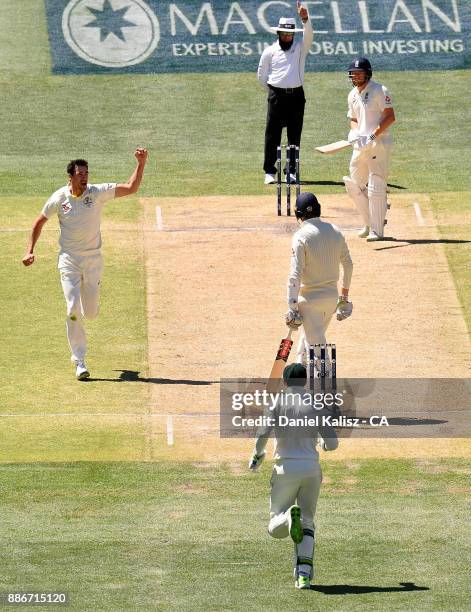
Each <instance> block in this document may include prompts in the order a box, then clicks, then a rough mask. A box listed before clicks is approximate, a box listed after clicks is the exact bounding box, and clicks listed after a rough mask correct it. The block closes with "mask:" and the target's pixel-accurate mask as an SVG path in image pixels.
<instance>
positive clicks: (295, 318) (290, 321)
mask: <svg viewBox="0 0 471 612" xmlns="http://www.w3.org/2000/svg"><path fill="white" fill-rule="evenodd" d="M285 323H286V325H287V326H288V327H290V328H291V329H298V327H299V326H300V325H302V323H303V320H302V318H301V315H300V314H299V311H298V310H295V309H294V308H290V309H289V310H288V312H287V313H286V314H285Z"/></svg>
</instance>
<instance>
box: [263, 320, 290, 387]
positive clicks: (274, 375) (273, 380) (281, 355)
mask: <svg viewBox="0 0 471 612" xmlns="http://www.w3.org/2000/svg"><path fill="white" fill-rule="evenodd" d="M292 333H293V329H291V328H290V330H289V332H288V335H287V336H286V338H283V340H282V341H281V342H280V348H279V349H278V352H277V354H276V357H275V363H274V364H273V367H272V369H271V372H270V377H269V380H268V383H267V391H268V393H276V392H277V391H278V387H279V385H280V379H282V378H283V370H284V369H285V365H286V362H287V361H288V357H289V354H290V352H291V347H292V346H293V341H292V340H291V334H292Z"/></svg>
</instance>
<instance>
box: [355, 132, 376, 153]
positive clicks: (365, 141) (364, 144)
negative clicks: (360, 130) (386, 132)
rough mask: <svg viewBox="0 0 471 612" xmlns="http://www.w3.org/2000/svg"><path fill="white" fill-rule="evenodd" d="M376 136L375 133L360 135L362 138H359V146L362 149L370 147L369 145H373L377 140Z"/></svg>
mask: <svg viewBox="0 0 471 612" xmlns="http://www.w3.org/2000/svg"><path fill="white" fill-rule="evenodd" d="M375 139H376V136H375V135H374V134H370V135H369V136H360V138H359V139H358V140H357V147H358V148H359V149H360V150H361V149H368V148H369V147H371V146H372V145H373V142H374V141H375Z"/></svg>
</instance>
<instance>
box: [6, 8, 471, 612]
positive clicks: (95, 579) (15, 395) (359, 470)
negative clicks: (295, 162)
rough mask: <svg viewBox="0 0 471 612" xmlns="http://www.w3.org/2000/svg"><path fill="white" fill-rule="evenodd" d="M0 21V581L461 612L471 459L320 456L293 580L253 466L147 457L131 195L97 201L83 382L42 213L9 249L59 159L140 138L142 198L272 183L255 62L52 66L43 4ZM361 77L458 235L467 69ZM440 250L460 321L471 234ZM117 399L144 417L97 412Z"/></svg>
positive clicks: (284, 605) (470, 191)
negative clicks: (94, 71) (93, 301)
mask: <svg viewBox="0 0 471 612" xmlns="http://www.w3.org/2000/svg"><path fill="white" fill-rule="evenodd" d="M0 23H3V24H8V27H3V28H1V29H0V86H1V90H2V103H1V105H0V117H1V120H2V144H1V146H0V194H1V197H0V206H1V210H2V213H3V214H2V219H3V220H2V222H1V224H0V226H1V227H0V230H1V231H0V241H1V244H0V247H1V248H0V263H1V266H2V294H1V302H0V314H1V317H2V325H1V327H0V348H1V353H0V354H1V359H0V374H1V376H2V387H1V391H0V397H1V409H0V412H2V413H8V414H10V415H25V417H24V418H18V417H8V418H6V417H5V418H1V419H0V473H1V479H0V487H1V502H0V504H1V507H0V512H1V517H2V518H1V521H0V542H1V544H2V547H1V553H0V555H1V557H0V558H1V565H2V572H1V577H0V591H5V590H11V589H18V590H32V589H35V590H43V591H44V590H53V589H58V590H59V589H64V590H66V591H68V592H69V594H70V596H71V601H72V603H71V608H73V609H77V610H87V609H90V610H131V609H146V610H149V609H158V610H174V609H175V610H177V609H180V610H181V609H184V610H198V609H206V610H248V609H262V610H271V611H273V610H276V611H277V610H280V611H283V610H290V609H295V610H298V609H299V610H312V609H315V610H316V609H321V608H322V609H332V610H355V609H358V610H360V609H361V610H365V609H367V610H368V609H369V610H382V609H384V610H386V609H387V610H406V609H407V610H410V609H412V610H422V609H423V610H430V609H433V610H465V609H468V607H469V602H468V598H467V595H466V593H467V592H469V568H468V564H467V559H468V558H469V544H470V539H469V519H468V515H469V509H468V506H469V474H470V470H471V464H470V462H469V460H465V459H463V460H439V459H433V460H432V459H431V460H429V461H428V462H424V461H419V460H417V461H399V460H388V461H384V460H374V461H373V460H372V461H356V462H354V463H352V462H334V461H332V463H330V462H327V463H326V464H325V475H326V477H327V478H326V483H325V484H324V486H323V489H322V492H321V499H320V505H319V510H318V527H319V529H318V548H317V559H318V567H317V572H316V583H317V584H318V585H320V586H319V587H318V589H319V590H318V591H312V592H309V593H302V592H296V591H295V590H294V588H293V581H292V578H291V575H290V570H289V564H290V556H291V550H290V545H289V543H288V542H282V543H280V542H275V541H273V540H270V538H269V537H268V535H267V534H266V525H267V515H268V507H267V502H268V480H269V468H268V466H264V468H263V470H262V473H261V474H260V475H258V476H253V475H251V474H247V473H246V472H245V469H246V464H245V462H244V463H243V464H241V465H232V466H219V467H214V468H213V469H203V468H198V467H197V466H194V465H191V464H185V463H165V462H160V463H150V462H147V463H144V462H143V460H144V459H145V458H146V449H145V437H146V435H147V434H146V431H145V421H146V419H145V416H146V411H147V410H148V400H149V389H148V387H149V385H146V384H143V383H142V382H139V381H138V380H136V381H134V382H132V381H129V380H128V381H127V382H126V383H123V382H120V380H122V377H121V378H120V376H121V374H122V372H123V370H127V371H128V372H140V374H141V376H143V377H145V376H146V375H147V374H148V370H147V368H148V364H147V321H146V309H145V270H144V265H143V250H142V237H141V235H140V232H139V231H138V229H137V224H138V222H139V220H140V218H141V216H140V215H141V209H140V206H139V203H138V198H130V199H128V200H126V201H125V200H121V201H117V202H113V203H110V204H109V205H107V209H106V215H105V218H106V222H107V228H108V229H107V230H106V232H105V235H104V239H105V247H104V254H105V259H106V270H105V276H104V286H103V300H102V310H103V313H102V315H101V316H100V318H99V319H98V321H97V322H96V323H93V324H92V325H88V326H87V329H88V331H89V339H90V347H91V351H90V361H89V365H90V366H91V367H92V368H93V371H94V372H98V374H99V375H101V377H102V378H104V379H105V380H102V381H98V382H97V383H94V384H86V385H79V384H78V383H76V381H75V380H74V378H73V370H72V368H71V367H70V366H69V365H68V363H67V359H68V355H67V352H68V351H67V347H66V342H65V330H64V302H63V296H62V293H61V289H60V285H59V280H58V274H57V271H56V269H55V265H56V251H57V246H56V243H57V231H56V223H55V221H51V222H50V223H48V224H47V226H46V228H47V231H45V232H44V233H43V235H42V236H41V239H40V242H39V245H38V248H37V254H38V261H37V263H36V264H35V265H34V266H33V267H32V268H30V269H24V268H23V267H22V266H21V263H20V260H21V257H22V256H23V254H24V249H25V245H26V240H27V232H28V229H29V227H30V226H31V223H32V220H33V218H34V217H35V216H36V215H37V214H38V212H39V210H40V209H41V206H42V203H43V201H44V199H45V198H46V197H47V196H48V195H49V194H50V193H51V192H53V191H54V190H55V189H56V188H57V187H58V186H60V185H62V184H63V183H64V172H65V165H66V163H67V161H68V159H69V158H70V157H75V156H85V157H86V158H88V160H89V162H90V164H91V167H90V169H91V179H92V180H93V181H96V182H99V181H102V180H113V179H115V180H123V179H126V178H127V177H128V176H129V174H130V172H131V170H132V168H133V165H134V161H133V158H132V152H133V149H134V147H135V146H136V145H137V144H141V145H146V146H148V148H149V150H150V161H149V165H148V168H147V170H146V174H145V179H144V182H143V185H142V191H141V194H142V195H148V196H159V195H161V196H169V195H182V196H189V195H204V194H232V195H237V194H262V193H266V189H264V187H263V185H261V179H262V170H261V159H262V146H263V130H264V120H265V99H264V94H263V92H262V90H261V89H260V88H259V86H258V85H257V83H256V81H255V75H254V74H238V75H227V74H224V75H217V74H213V75H199V74H192V75H177V76H175V75H159V76H154V75H147V76H142V75H140V76H134V75H133V76H109V77H106V76H87V77H85V76H81V77H57V76H51V74H50V65H49V52H48V42H47V33H46V26H45V19H44V5H43V1H42V0H20V1H19V0H2V1H1V2H0ZM375 76H377V77H378V79H379V80H384V82H385V83H386V84H387V85H388V86H389V88H390V90H391V92H392V94H393V98H394V103H395V108H396V112H397V116H398V122H397V125H396V126H395V127H394V133H395V139H396V145H395V150H394V156H393V164H392V172H391V176H390V183H392V184H393V185H396V186H399V187H402V188H405V189H407V190H408V191H409V192H411V193H412V192H423V193H427V194H429V195H430V197H431V201H432V204H433V207H434V211H435V214H436V218H437V222H438V224H439V229H440V232H441V235H442V236H443V238H444V239H447V240H462V241H463V240H464V241H470V240H471V225H470V224H469V214H470V212H471V205H470V202H471V177H470V175H469V169H468V166H469V159H470V157H471V155H470V144H469V139H468V137H467V130H466V126H467V124H468V118H469V116H470V114H471V113H470V110H471V109H470V98H469V88H470V84H471V77H470V72H469V71H450V72H446V73H445V72H429V73H417V72H414V73H412V72H410V73H402V72H390V73H383V74H378V75H375ZM306 90H307V98H308V105H307V107H306V118H305V128H304V132H303V148H302V159H303V162H302V163H303V166H302V168H303V175H304V176H303V178H305V179H306V180H311V181H321V182H322V181H324V182H329V181H330V182H339V181H341V177H342V175H343V174H345V172H346V170H347V167H348V154H347V153H342V154H339V155H337V156H331V157H326V158H323V157H321V156H316V155H315V154H314V152H313V149H314V147H315V146H317V145H318V144H325V143H327V142H330V141H333V140H337V139H338V138H341V137H343V136H344V135H345V134H346V131H347V121H346V119H345V106H346V96H347V93H348V90H349V86H348V83H347V80H346V76H345V74H342V73H333V74H325V73H323V74H313V73H311V74H308V75H307V78H306ZM312 189H313V190H314V191H316V192H317V193H320V194H322V193H332V192H343V188H342V186H341V185H335V184H334V185H322V184H319V185H317V184H314V185H313V186H312ZM395 189H397V187H393V188H392V190H393V192H394V191H395ZM445 250H446V253H447V256H448V260H449V263H450V270H451V273H452V275H453V278H454V280H455V283H456V286H457V290H458V293H459V296H460V299H461V303H462V305H463V309H464V312H465V317H466V320H467V323H468V327H469V328H470V329H471V308H470V306H469V305H470V304H471V283H470V282H469V269H470V262H471V257H470V244H469V243H467V242H454V243H453V242H450V243H447V244H445ZM392 290H394V291H397V290H400V288H392ZM418 299H420V287H418ZM57 412H62V413H64V415H66V416H65V417H64V418H63V419H55V418H54V417H51V416H48V415H50V414H53V413H57ZM92 412H93V413H97V412H100V413H102V414H103V415H104V416H103V418H102V419H101V420H100V419H97V418H95V419H90V420H89V421H88V420H87V418H86V415H87V413H88V414H90V413H92ZM127 412H132V413H134V414H137V415H142V417H143V418H142V419H141V418H140V416H138V417H137V418H135V419H133V420H132V422H131V421H126V418H125V417H124V416H123V417H122V418H118V417H117V418H116V419H115V420H114V422H113V421H112V420H111V419H109V418H108V416H107V415H113V414H114V415H125V414H126V413H127ZM38 413H44V415H45V416H44V418H41V419H33V418H30V417H31V416H32V415H35V414H38ZM75 413H80V414H82V415H85V417H83V418H82V420H81V421H80V420H78V419H74V420H73V419H70V420H67V415H73V414H75ZM72 423H73V424H72ZM126 453H127V458H128V459H129V462H127V463H115V462H114V459H116V457H117V456H119V457H120V458H122V457H123V456H126ZM64 457H71V458H72V459H73V460H71V462H70V463H64ZM90 457H93V459H95V461H93V462H89V463H87V462H81V461H80V460H81V459H84V458H90ZM136 459H137V460H136ZM401 583H414V584H415V585H417V586H418V587H424V589H427V590H407V588H406V589H404V588H403V587H401V586H400V584H401ZM342 585H347V586H342Z"/></svg>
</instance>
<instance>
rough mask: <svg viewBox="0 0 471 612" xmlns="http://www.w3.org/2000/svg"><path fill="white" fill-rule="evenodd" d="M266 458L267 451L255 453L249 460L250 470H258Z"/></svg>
mask: <svg viewBox="0 0 471 612" xmlns="http://www.w3.org/2000/svg"><path fill="white" fill-rule="evenodd" d="M264 459H265V452H263V453H261V454H260V455H257V454H256V453H254V454H253V455H252V457H251V458H250V461H249V470H252V472H256V471H257V470H258V468H259V467H260V466H261V465H262V463H263V460H264Z"/></svg>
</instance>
